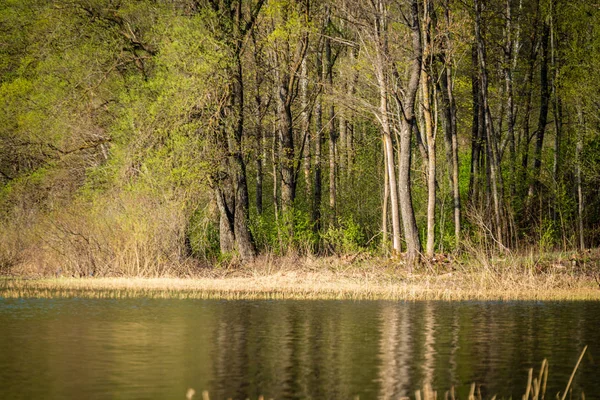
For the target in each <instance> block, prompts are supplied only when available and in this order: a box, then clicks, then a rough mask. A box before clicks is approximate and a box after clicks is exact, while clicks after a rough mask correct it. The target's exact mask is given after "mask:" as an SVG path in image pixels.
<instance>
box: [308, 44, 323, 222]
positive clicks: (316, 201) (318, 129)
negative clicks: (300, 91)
mask: <svg viewBox="0 0 600 400" xmlns="http://www.w3.org/2000/svg"><path fill="white" fill-rule="evenodd" d="M317 80H318V82H319V83H322V81H323V60H322V54H321V52H320V51H319V52H317ZM314 138H315V165H314V169H315V176H314V184H313V197H312V213H311V216H312V217H311V219H312V225H313V230H314V232H315V233H318V232H319V231H320V230H321V201H322V192H323V191H322V187H323V176H322V161H321V160H322V147H323V146H322V145H323V96H322V94H321V93H319V94H318V97H317V102H316V106H315V134H314Z"/></svg>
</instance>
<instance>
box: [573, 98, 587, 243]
mask: <svg viewBox="0 0 600 400" xmlns="http://www.w3.org/2000/svg"><path fill="white" fill-rule="evenodd" d="M578 108H579V110H578V114H579V129H578V130H577V145H576V149H575V174H576V179H577V228H578V229H577V231H578V236H579V249H580V250H585V240H584V236H583V190H582V188H581V152H582V151H583V134H582V131H583V132H585V131H586V130H587V124H586V122H585V118H584V116H583V109H582V106H581V105H579V107H578Z"/></svg>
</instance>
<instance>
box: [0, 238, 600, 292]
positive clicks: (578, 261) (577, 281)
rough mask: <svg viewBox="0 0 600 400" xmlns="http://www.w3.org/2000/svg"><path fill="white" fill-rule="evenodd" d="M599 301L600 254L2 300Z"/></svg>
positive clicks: (62, 286) (133, 283) (363, 265)
mask: <svg viewBox="0 0 600 400" xmlns="http://www.w3.org/2000/svg"><path fill="white" fill-rule="evenodd" d="M140 296H143V297H150V298H182V299H184V298H198V299H209V298H214V299H294V300H300V299H340V300H502V301H508V300H600V250H596V251H593V252H586V253H569V254H565V253H560V254H559V253H553V254H544V255H537V256H536V255H534V254H530V255H526V256H520V257H516V256H510V257H504V258H489V259H488V258H486V259H481V260H477V259H470V260H467V261H464V260H462V261H461V260H456V259H452V258H451V257H449V256H445V255H441V256H438V257H437V258H434V259H433V260H431V262H429V263H426V264H424V265H422V266H420V267H419V268H418V269H416V270H415V271H414V272H413V273H408V272H407V271H406V268H405V266H404V265H403V264H402V260H398V259H396V260H394V259H388V258H377V257H371V256H369V255H366V254H356V255H353V256H342V257H261V258H259V259H258V260H257V261H256V262H254V263H252V264H248V265H243V266H242V265H234V264H229V265H226V266H223V265H221V266H219V267H212V268H202V269H197V270H194V271H192V272H190V273H189V274H188V276H183V277H181V276H180V277H169V276H161V277H85V278H75V277H52V278H48V277H40V276H23V275H19V276H5V277H3V278H1V279H0V298H3V297H4V298H9V297H12V298H14V297H51V298H53V297H90V298H129V297H140Z"/></svg>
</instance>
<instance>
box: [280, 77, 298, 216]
mask: <svg viewBox="0 0 600 400" xmlns="http://www.w3.org/2000/svg"><path fill="white" fill-rule="evenodd" d="M288 81H289V75H288V74H287V73H282V79H281V82H280V85H279V92H278V97H277V114H278V118H279V142H280V144H281V208H282V210H281V211H282V212H283V213H284V214H285V213H287V212H288V211H290V210H291V208H292V206H293V203H294V197H295V189H296V184H295V183H296V182H295V176H296V175H295V171H294V162H295V151H294V132H293V120H292V109H291V104H290V103H289V97H290V96H291V94H290V93H289V92H288V86H287V82H288Z"/></svg>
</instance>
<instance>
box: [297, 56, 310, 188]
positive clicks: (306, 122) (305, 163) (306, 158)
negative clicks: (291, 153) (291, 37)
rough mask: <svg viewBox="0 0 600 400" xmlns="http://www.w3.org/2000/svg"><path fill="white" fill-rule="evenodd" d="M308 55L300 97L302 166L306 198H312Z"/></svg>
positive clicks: (302, 72) (302, 75) (301, 73)
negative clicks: (302, 145) (302, 147)
mask: <svg viewBox="0 0 600 400" xmlns="http://www.w3.org/2000/svg"><path fill="white" fill-rule="evenodd" d="M306 64H307V62H306V57H304V59H302V67H301V70H300V71H301V72H300V98H301V102H302V137H303V143H304V149H303V155H302V167H303V170H304V171H303V172H304V184H305V192H306V198H307V199H310V198H311V196H312V182H311V178H312V177H311V173H310V167H311V135H310V114H311V113H310V111H309V109H308V67H307V65H306Z"/></svg>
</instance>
